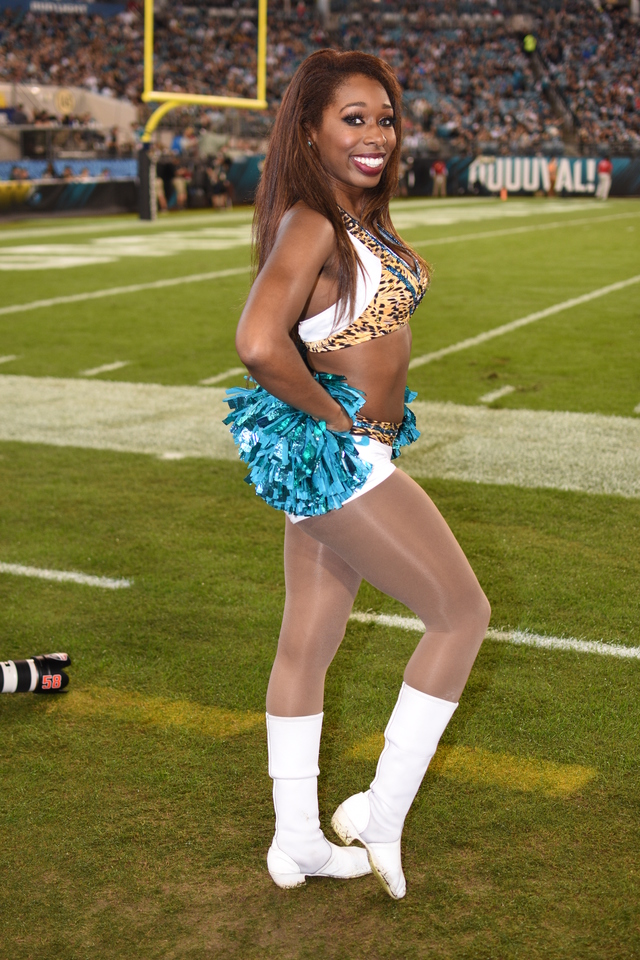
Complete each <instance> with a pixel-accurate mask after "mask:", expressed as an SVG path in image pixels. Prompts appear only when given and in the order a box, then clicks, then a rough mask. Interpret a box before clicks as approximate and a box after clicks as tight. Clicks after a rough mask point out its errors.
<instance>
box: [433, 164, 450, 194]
mask: <svg viewBox="0 0 640 960" xmlns="http://www.w3.org/2000/svg"><path fill="white" fill-rule="evenodd" d="M429 173H430V174H431V176H432V177H433V196H434V197H446V195H447V173H448V171H447V165H446V163H445V162H444V160H436V161H435V163H432V164H431V169H430V170H429Z"/></svg>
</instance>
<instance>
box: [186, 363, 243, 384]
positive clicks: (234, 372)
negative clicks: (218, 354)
mask: <svg viewBox="0 0 640 960" xmlns="http://www.w3.org/2000/svg"><path fill="white" fill-rule="evenodd" d="M246 372H247V370H246V367H231V369H230V370H225V371H224V373H216V375H215V377H207V378H206V379H205V380H199V381H198V383H199V384H200V386H202V387H211V386H213V384H214V383H221V382H222V381H223V380H226V379H227V377H237V376H238V374H240V373H246Z"/></svg>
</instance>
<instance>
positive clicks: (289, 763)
mask: <svg viewBox="0 0 640 960" xmlns="http://www.w3.org/2000/svg"><path fill="white" fill-rule="evenodd" d="M266 716H267V743H268V748H269V776H270V777H272V779H274V780H275V779H281V780H306V779H307V778H308V777H317V776H318V774H319V773H320V768H319V767H318V755H319V753H320V735H321V733H322V719H323V717H324V714H323V713H316V714H312V715H311V716H308V717H274V716H272V715H271V714H270V713H267V715H266Z"/></svg>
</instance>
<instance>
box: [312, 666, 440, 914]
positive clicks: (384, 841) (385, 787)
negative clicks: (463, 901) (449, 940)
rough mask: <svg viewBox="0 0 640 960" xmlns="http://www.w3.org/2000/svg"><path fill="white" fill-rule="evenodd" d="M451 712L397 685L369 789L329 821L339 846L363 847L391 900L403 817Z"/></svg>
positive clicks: (397, 880)
mask: <svg viewBox="0 0 640 960" xmlns="http://www.w3.org/2000/svg"><path fill="white" fill-rule="evenodd" d="M457 706H458V704H457V703H451V702H450V701H449V700H440V699H439V698H438V697H432V696H430V695H429V694H428V693H421V692H420V691H419V690H415V689H414V688H413V687H409V686H407V684H406V683H403V684H402V688H401V690H400V695H399V696H398V700H397V702H396V705H395V708H394V711H393V713H392V714H391V718H390V720H389V723H388V724H387V729H386V730H385V733H384V738H385V746H384V749H383V751H382V753H381V754H380V759H379V760H378V769H377V771H376V775H375V778H374V780H373V782H372V783H371V787H370V789H369V790H367V792H366V793H356V794H354V796H352V797H349V799H348V800H345V801H344V803H342V804H341V805H340V806H339V807H338V809H337V810H336V812H335V813H334V815H333V819H332V821H331V823H332V825H333V829H334V830H335V831H336V833H337V834H338V836H339V837H340V838H341V839H342V840H343V841H344V842H345V843H347V844H349V843H352V842H353V841H354V840H359V841H360V842H361V843H363V844H364V846H365V847H366V849H367V853H368V855H369V862H370V864H371V867H372V869H373V872H374V873H375V874H376V876H377V877H378V879H379V880H380V882H381V883H382V885H383V887H384V888H385V890H386V891H387V893H388V894H389V895H390V896H392V897H393V898H394V899H396V900H399V899H401V898H402V897H404V895H405V893H406V882H405V879H404V874H403V872H402V860H401V853H400V837H401V835H402V827H403V825H404V821H405V817H406V815H407V813H408V812H409V808H410V806H411V804H412V803H413V800H414V797H415V795H416V793H417V792H418V788H419V787H420V784H421V783H422V779H423V777H424V775H425V773H426V772H427V767H428V766H429V761H430V760H431V758H432V756H433V755H434V753H435V752H436V748H437V746H438V742H439V740H440V737H441V736H442V734H443V733H444V730H445V728H446V726H447V724H448V723H449V720H450V719H451V717H452V716H453V713H454V711H455V709H456V707H457Z"/></svg>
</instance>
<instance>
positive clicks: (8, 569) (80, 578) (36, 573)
mask: <svg viewBox="0 0 640 960" xmlns="http://www.w3.org/2000/svg"><path fill="white" fill-rule="evenodd" d="M0 573H11V574H13V575H14V576H17V577H36V578H37V579H38V580H56V581H57V582H58V583H81V584H83V585H84V586H85V587H102V588H103V590H122V589H123V588H124V587H130V586H131V584H132V582H133V581H131V580H124V579H121V580H114V579H113V578H112V577H92V576H91V575H90V574H88V573H76V572H75V571H73V570H46V569H43V568H41V567H23V566H22V565H21V564H19V563H0Z"/></svg>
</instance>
